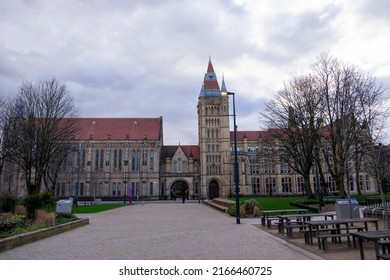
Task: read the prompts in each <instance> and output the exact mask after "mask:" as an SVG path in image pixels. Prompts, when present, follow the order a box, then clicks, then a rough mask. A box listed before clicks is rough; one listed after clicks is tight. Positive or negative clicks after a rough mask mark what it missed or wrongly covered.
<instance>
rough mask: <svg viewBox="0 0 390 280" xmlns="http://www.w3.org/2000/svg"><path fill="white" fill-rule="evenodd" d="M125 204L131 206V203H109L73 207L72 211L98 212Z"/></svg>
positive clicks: (81, 212)
mask: <svg viewBox="0 0 390 280" xmlns="http://www.w3.org/2000/svg"><path fill="white" fill-rule="evenodd" d="M124 206H129V204H118V203H109V204H95V205H85V206H77V207H73V208H72V213H73V214H90V213H98V212H102V211H107V210H111V209H115V208H119V207H124Z"/></svg>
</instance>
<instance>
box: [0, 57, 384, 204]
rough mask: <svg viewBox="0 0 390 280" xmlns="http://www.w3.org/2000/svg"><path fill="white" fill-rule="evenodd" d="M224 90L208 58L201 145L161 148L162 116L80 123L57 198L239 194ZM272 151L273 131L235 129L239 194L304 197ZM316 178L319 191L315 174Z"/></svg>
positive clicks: (7, 169)
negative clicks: (235, 180) (271, 135)
mask: <svg viewBox="0 0 390 280" xmlns="http://www.w3.org/2000/svg"><path fill="white" fill-rule="evenodd" d="M222 92H226V85H225V81H224V79H223V80H222V84H221V87H220V86H219V83H218V80H217V76H216V74H215V72H214V69H213V65H212V63H211V60H209V63H208V67H207V72H206V73H205V76H204V80H203V84H202V87H201V90H200V93H199V96H198V105H197V113H198V141H199V143H198V145H177V146H164V144H163V129H162V127H163V125H162V124H163V119H162V117H159V118H149V119H148V118H119V119H115V118H105V119H102V118H80V119H78V120H77V121H78V122H79V126H80V128H81V129H80V133H79V135H77V137H76V139H78V140H77V141H75V143H74V153H72V154H70V155H69V156H68V158H67V159H66V161H65V162H64V164H63V166H62V169H61V170H60V174H59V176H58V179H57V183H56V188H55V195H56V196H57V197H66V196H75V195H76V193H77V196H78V197H80V198H81V197H89V198H97V197H100V198H109V199H118V200H121V199H124V200H132V201H133V200H134V201H135V200H144V199H146V200H149V199H171V198H173V197H175V196H177V197H180V196H182V195H185V196H186V197H187V198H189V199H205V198H206V199H212V198H215V197H231V196H234V195H235V191H234V190H235V187H234V186H235V182H234V172H233V171H234V154H233V151H234V141H233V140H234V137H233V136H234V134H233V132H232V131H231V130H230V121H231V119H232V113H231V108H230V109H229V95H223V94H221V93H222ZM194 109H195V108H194ZM272 149H273V147H272V141H270V135H269V131H237V151H238V169H239V171H238V174H239V176H238V177H239V191H240V195H303V194H304V192H305V190H304V187H303V186H304V185H303V184H304V182H303V178H302V177H301V176H299V175H298V174H296V173H295V172H294V171H292V170H291V168H290V167H289V166H288V165H287V164H286V163H282V162H280V160H279V159H278V158H277V157H276V156H275V155H273V154H272V152H271V151H272ZM325 169H326V168H325V166H323V170H325ZM351 175H353V174H351ZM1 176H2V177H1V184H0V191H7V190H12V191H13V192H14V194H15V195H17V196H19V197H22V196H24V195H25V194H26V193H25V187H24V181H23V177H22V176H21V172H19V170H18V169H17V167H16V166H15V165H12V164H10V163H6V164H5V166H4V169H3V172H2V174H1ZM326 176H327V178H326V179H328V188H329V193H337V189H336V186H335V183H334V181H333V180H332V178H331V176H330V174H326ZM354 180H355V181H356V179H355V178H354V175H353V176H352V177H351V182H349V184H350V189H351V193H356V192H357V190H356V187H354V186H356V185H357V184H356V182H354ZM358 180H359V185H360V188H361V192H362V193H363V194H366V193H367V194H369V193H375V192H377V187H376V186H375V184H374V180H373V178H372V177H371V176H370V175H368V173H366V172H364V170H363V171H362V172H361V174H360V177H359V179H358ZM311 181H312V182H313V183H312V184H313V185H312V189H313V190H315V188H316V184H315V182H316V173H315V170H313V177H312V178H311ZM42 189H44V188H42Z"/></svg>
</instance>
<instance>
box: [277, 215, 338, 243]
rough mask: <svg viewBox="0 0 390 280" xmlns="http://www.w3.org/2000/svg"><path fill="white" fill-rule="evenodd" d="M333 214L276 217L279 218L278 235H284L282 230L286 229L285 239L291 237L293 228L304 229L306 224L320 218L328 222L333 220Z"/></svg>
mask: <svg viewBox="0 0 390 280" xmlns="http://www.w3.org/2000/svg"><path fill="white" fill-rule="evenodd" d="M334 216H335V214H334V213H311V214H307V213H306V214H286V215H278V216H277V217H278V218H279V226H278V230H279V233H284V229H285V228H286V229H287V231H286V233H287V237H292V230H293V228H294V227H297V228H300V229H305V228H306V222H307V221H311V220H312V218H315V217H317V218H321V219H325V220H328V218H330V219H332V220H333V219H334Z"/></svg>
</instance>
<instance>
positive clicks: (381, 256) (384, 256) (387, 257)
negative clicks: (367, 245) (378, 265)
mask: <svg viewBox="0 0 390 280" xmlns="http://www.w3.org/2000/svg"><path fill="white" fill-rule="evenodd" d="M376 259H377V260H390V254H376Z"/></svg>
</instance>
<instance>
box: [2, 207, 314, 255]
mask: <svg viewBox="0 0 390 280" xmlns="http://www.w3.org/2000/svg"><path fill="white" fill-rule="evenodd" d="M79 216H80V217H88V218H89V219H90V224H89V225H87V226H84V227H81V228H78V229H74V230H71V231H68V232H64V233H61V234H58V235H56V236H53V237H49V238H46V239H43V240H39V241H36V242H33V243H30V244H26V245H23V246H20V247H17V248H14V249H12V250H8V251H4V252H2V253H0V259H3V260H15V259H16V260H21V259H27V260H75V259H80V260H153V259H155V260H174V259H175V260H176V259H177V260H213V259H215V260H223V259H226V260H232V259H239V260H256V259H260V260H261V259H263V260H310V259H321V258H320V257H318V256H316V255H314V254H312V253H310V252H308V251H305V250H303V249H301V248H299V247H297V246H295V245H293V244H290V243H288V242H286V241H285V240H283V239H280V238H278V237H275V236H274V235H272V234H269V233H267V232H265V231H263V230H261V229H259V228H257V227H255V226H254V225H253V224H255V223H259V220H257V219H241V224H239V225H237V224H236V223H235V222H236V220H235V218H234V217H230V216H228V215H226V214H223V213H221V212H219V211H217V210H215V209H212V208H210V207H208V206H206V205H203V204H199V203H197V202H195V201H192V202H190V201H189V202H186V203H185V204H182V203H181V202H179V201H177V202H175V203H145V204H144V205H142V204H140V205H131V206H126V207H122V208H118V209H114V210H110V211H106V212H101V213H96V214H89V215H79Z"/></svg>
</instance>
